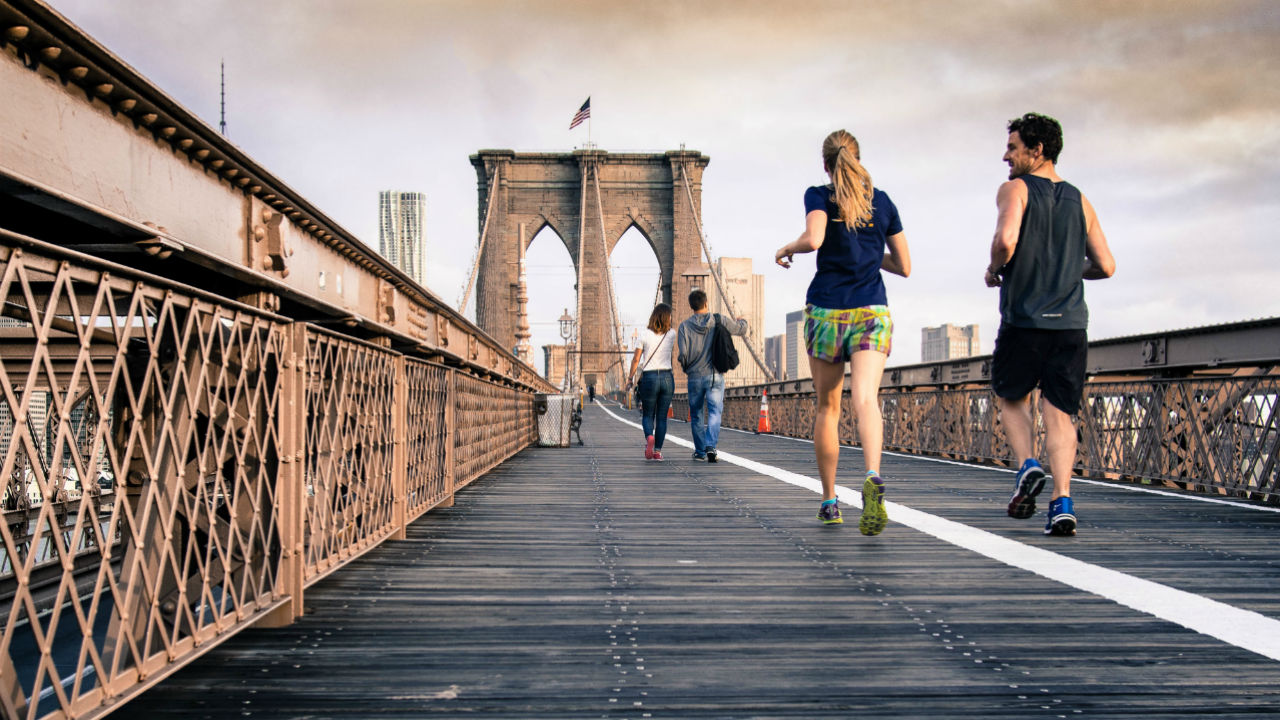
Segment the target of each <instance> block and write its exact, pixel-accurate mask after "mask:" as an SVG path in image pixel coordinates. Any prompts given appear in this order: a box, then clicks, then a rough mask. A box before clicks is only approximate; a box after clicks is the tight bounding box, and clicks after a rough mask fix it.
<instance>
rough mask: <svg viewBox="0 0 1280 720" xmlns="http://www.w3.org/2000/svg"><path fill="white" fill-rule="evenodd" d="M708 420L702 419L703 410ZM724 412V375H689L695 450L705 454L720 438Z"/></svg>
mask: <svg viewBox="0 0 1280 720" xmlns="http://www.w3.org/2000/svg"><path fill="white" fill-rule="evenodd" d="M704 410H705V411H706V413H707V419H706V421H703V419H702V413H703V411H704ZM723 414H724V376H723V375H721V374H720V373H713V374H711V375H690V376H689V417H690V420H691V421H692V425H693V451H694V452H696V453H698V454H699V455H705V454H706V452H707V448H715V446H716V443H717V442H718V441H719V440H720V416H721V415H723Z"/></svg>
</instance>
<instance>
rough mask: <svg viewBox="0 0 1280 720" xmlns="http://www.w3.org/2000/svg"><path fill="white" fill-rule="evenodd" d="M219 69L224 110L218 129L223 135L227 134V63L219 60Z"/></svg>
mask: <svg viewBox="0 0 1280 720" xmlns="http://www.w3.org/2000/svg"><path fill="white" fill-rule="evenodd" d="M218 65H219V67H220V68H221V69H222V110H221V112H220V115H219V120H218V127H219V128H220V129H221V131H222V134H223V135H226V134H227V61H226V60H219V61H218Z"/></svg>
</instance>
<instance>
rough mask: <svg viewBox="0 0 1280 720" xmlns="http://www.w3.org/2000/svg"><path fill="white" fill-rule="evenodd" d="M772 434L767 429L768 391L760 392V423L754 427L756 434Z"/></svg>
mask: <svg viewBox="0 0 1280 720" xmlns="http://www.w3.org/2000/svg"><path fill="white" fill-rule="evenodd" d="M767 432H773V431H772V430H770V429H769V391H768V390H763V389H762V390H760V422H759V423H758V424H757V425H756V434H757V435H759V434H760V433H767Z"/></svg>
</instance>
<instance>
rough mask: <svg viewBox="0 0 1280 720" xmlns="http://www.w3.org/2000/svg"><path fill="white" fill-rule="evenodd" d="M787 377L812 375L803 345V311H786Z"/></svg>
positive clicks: (793, 378)
mask: <svg viewBox="0 0 1280 720" xmlns="http://www.w3.org/2000/svg"><path fill="white" fill-rule="evenodd" d="M785 353H786V356H787V379H788V380H803V379H804V378H807V377H810V376H812V374H813V373H812V372H810V370H809V352H808V351H807V350H806V349H805V346H804V311H803V310H796V311H795V312H789V313H787V347H786V350H785Z"/></svg>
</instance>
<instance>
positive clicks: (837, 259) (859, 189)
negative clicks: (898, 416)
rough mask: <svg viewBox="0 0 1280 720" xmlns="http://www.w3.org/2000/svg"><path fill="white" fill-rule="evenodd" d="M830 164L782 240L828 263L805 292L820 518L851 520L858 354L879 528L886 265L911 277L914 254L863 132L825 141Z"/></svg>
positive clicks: (870, 514) (860, 417)
mask: <svg viewBox="0 0 1280 720" xmlns="http://www.w3.org/2000/svg"><path fill="white" fill-rule="evenodd" d="M822 165H823V168H824V169H825V170H826V171H827V175H828V176H829V177H830V179H831V183H830V184H829V185H825V186H820V187H811V188H809V189H808V190H806V191H805V193H804V210H805V229H804V232H803V233H801V234H800V237H799V238H797V239H796V240H795V241H794V242H791V243H788V244H787V245H784V246H782V247H781V248H779V249H778V252H777V254H776V255H775V256H774V260H775V261H776V262H777V263H778V264H779V265H781V266H782V267H784V268H789V267H791V256H792V255H796V254H799V253H807V252H813V251H815V250H816V251H817V252H818V271H817V273H816V274H815V275H814V276H813V281H812V282H810V283H809V292H808V294H807V295H806V297H805V303H806V306H805V322H804V339H805V346H806V348H807V349H808V352H809V368H810V369H811V370H812V371H813V387H814V391H815V392H816V394H817V396H818V412H817V414H816V416H815V417H814V421H813V445H814V452H815V453H816V454H817V460H818V474H819V476H820V477H821V479H822V505H821V506H820V507H819V510H818V518H819V519H820V520H822V522H823V523H825V524H828V525H830V524H833V523H839V522H843V520H841V518H840V506H839V503H838V502H837V501H836V488H835V486H836V466H837V464H838V462H839V460H840V434H839V425H840V399H841V394H842V390H843V388H844V367H845V363H849V364H850V365H851V367H852V378H851V381H852V382H851V384H852V387H853V391H852V393H853V412H854V417H856V418H857V422H858V440H859V442H860V443H861V445H862V456H863V459H864V461H865V462H866V471H867V474H866V478H865V479H864V481H863V483H862V518H861V519H860V520H859V522H858V529H859V530H860V531H862V534H863V535H878V534H879V533H880V531H881V530H884V526H885V524H886V523H887V522H888V520H889V517H888V515H887V514H886V513H885V509H884V481H883V480H881V478H880V452H881V447H882V445H883V442H884V419H883V417H882V416H881V415H880V401H879V398H878V391H879V389H880V376H881V375H883V374H884V364H885V361H886V360H888V358H889V349H890V346H891V344H892V336H893V320H892V319H891V318H890V317H889V307H888V304H887V303H888V301H887V299H886V297H885V290H884V280H883V278H882V277H881V275H880V271H881V270H884V271H887V272H891V273H893V274H895V275H901V276H902V277H907V276H908V275H910V274H911V254H910V253H909V252H908V250H907V236H906V235H905V234H903V232H902V222H901V221H900V220H899V219H898V209H897V208H896V207H894V205H893V201H891V200H890V199H889V196H888V195H886V194H885V193H884V192H883V191H881V190H878V189H876V188H875V187H874V186H873V185H872V184H871V175H870V174H869V173H868V172H867V170H866V168H864V167H862V158H861V154H860V152H859V148H858V141H857V140H856V139H855V138H854V137H853V136H852V135H850V134H849V133H848V132H846V131H844V130H837V131H835V132H833V133H831V134H830V135H828V136H827V139H826V140H825V141H823V143H822ZM886 250H887V251H888V252H887V253H886Z"/></svg>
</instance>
